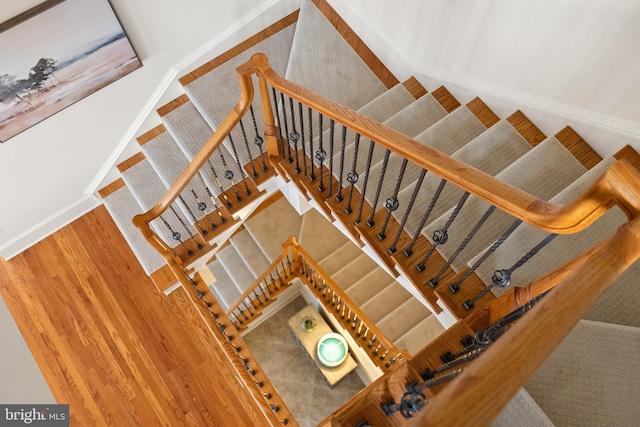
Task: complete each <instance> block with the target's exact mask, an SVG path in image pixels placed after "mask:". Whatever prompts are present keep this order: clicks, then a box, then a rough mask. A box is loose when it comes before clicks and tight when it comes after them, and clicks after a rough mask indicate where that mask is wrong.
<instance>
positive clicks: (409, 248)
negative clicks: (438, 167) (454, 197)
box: [402, 179, 447, 256]
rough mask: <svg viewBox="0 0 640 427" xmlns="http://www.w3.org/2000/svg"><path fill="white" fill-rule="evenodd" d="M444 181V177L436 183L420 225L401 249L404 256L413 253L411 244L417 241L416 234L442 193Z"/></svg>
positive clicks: (417, 234)
mask: <svg viewBox="0 0 640 427" xmlns="http://www.w3.org/2000/svg"><path fill="white" fill-rule="evenodd" d="M446 183H447V181H446V180H444V179H442V180H440V184H439V185H438V188H437V189H436V192H435V193H433V197H432V198H431V201H430V202H429V207H428V208H427V210H426V211H425V213H424V215H423V216H422V219H421V220H420V225H418V228H417V230H416V232H415V234H414V235H413V238H412V239H411V242H410V243H409V244H408V245H407V247H406V248H404V250H403V251H402V252H403V253H404V254H405V256H411V255H412V254H413V245H415V244H416V241H418V236H420V232H421V231H422V229H423V228H424V226H425V224H426V223H427V220H428V219H429V216H430V215H431V211H433V208H434V207H435V205H436V202H437V201H438V199H439V198H440V194H441V193H442V189H443V188H444V185H445V184H446Z"/></svg>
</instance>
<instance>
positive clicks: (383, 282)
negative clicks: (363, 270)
mask: <svg viewBox="0 0 640 427" xmlns="http://www.w3.org/2000/svg"><path fill="white" fill-rule="evenodd" d="M393 282H394V280H393V278H392V277H391V276H389V274H387V272H386V271H384V270H383V269H382V268H381V267H377V266H376V267H375V268H373V269H372V270H371V269H370V270H369V272H368V273H367V274H365V275H364V276H362V277H361V279H360V280H358V281H356V282H354V283H353V284H352V285H351V286H349V287H347V289H346V290H345V293H346V294H347V296H348V297H349V298H351V300H352V301H353V302H354V303H355V304H356V305H358V306H359V307H361V306H362V304H364V303H366V302H367V301H368V300H369V299H370V298H371V297H372V296H374V295H376V294H377V293H378V292H381V291H382V290H384V289H385V288H386V287H387V286H389V285H390V284H391V283H393Z"/></svg>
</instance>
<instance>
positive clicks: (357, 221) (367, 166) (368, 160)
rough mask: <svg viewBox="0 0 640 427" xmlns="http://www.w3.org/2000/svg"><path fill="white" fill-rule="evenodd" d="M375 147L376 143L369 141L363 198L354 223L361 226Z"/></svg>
mask: <svg viewBox="0 0 640 427" xmlns="http://www.w3.org/2000/svg"><path fill="white" fill-rule="evenodd" d="M374 146H375V143H374V142H373V140H371V141H369V152H368V153H367V164H366V166H365V171H364V182H363V183H362V197H360V206H359V207H358V215H357V216H356V219H355V221H354V223H355V224H360V221H362V210H363V209H364V200H365V195H366V194H367V184H368V183H369V172H370V171H371V159H373V149H374Z"/></svg>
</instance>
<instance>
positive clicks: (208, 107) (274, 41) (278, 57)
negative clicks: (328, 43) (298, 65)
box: [184, 24, 296, 158]
mask: <svg viewBox="0 0 640 427" xmlns="http://www.w3.org/2000/svg"><path fill="white" fill-rule="evenodd" d="M295 29H296V24H292V25H290V26H288V27H287V28H284V29H282V30H281V31H278V32H277V33H275V34H274V35H272V36H270V37H268V38H267V39H265V40H263V41H261V42H260V43H258V44H256V45H255V46H252V47H250V48H248V49H247V50H246V51H244V52H242V53H240V54H239V55H237V56H235V57H233V58H232V59H230V60H228V61H227V62H225V63H223V64H221V65H219V66H218V67H216V68H214V69H213V70H211V71H210V72H208V73H207V74H205V75H203V76H201V77H199V78H198V79H196V80H194V81H192V82H191V83H189V84H187V85H186V86H185V87H184V90H185V92H186V93H187V94H188V95H189V98H190V99H191V100H192V102H193V104H194V105H195V106H196V107H197V108H198V111H199V112H200V113H201V114H202V116H203V117H204V118H205V119H206V121H207V122H208V123H209V125H210V126H211V128H212V129H216V128H217V127H218V126H219V125H220V123H222V121H223V120H224V119H225V118H226V117H227V115H228V114H229V113H230V112H231V111H232V110H233V108H234V106H235V105H236V104H237V102H238V99H239V96H240V86H239V83H238V77H237V73H236V68H237V67H238V66H239V65H241V64H243V63H245V62H247V61H248V60H249V59H250V58H251V56H252V55H253V54H255V53H258V52H262V53H264V54H266V55H267V57H268V58H269V65H270V66H271V68H273V70H274V71H275V72H276V73H278V74H279V75H280V76H284V75H285V73H286V69H287V64H288V62H289V55H290V53H291V44H292V43H293V37H294V34H295ZM253 85H254V88H256V89H257V88H258V85H257V80H256V78H255V77H254V78H253ZM253 109H254V112H255V118H256V123H257V127H258V129H259V131H260V132H262V130H263V129H264V125H263V120H262V107H261V101H260V96H259V93H258V91H257V90H256V92H255V95H254V100H253ZM243 122H244V126H245V131H246V132H247V136H248V137H249V138H250V142H251V141H253V138H254V129H253V124H252V121H251V117H250V116H246V117H245V118H244V119H243ZM232 137H233V139H234V141H235V142H236V143H239V142H242V135H241V133H240V130H239V129H235V130H234V131H233V133H232ZM250 145H253V144H252V143H251V144H250ZM256 148H257V147H253V146H252V147H251V150H252V154H253V157H254V158H255V155H256V154H257V153H258V151H257V150H256Z"/></svg>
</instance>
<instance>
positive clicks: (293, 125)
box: [288, 97, 300, 173]
mask: <svg viewBox="0 0 640 427" xmlns="http://www.w3.org/2000/svg"><path fill="white" fill-rule="evenodd" d="M288 98H289V107H290V109H291V133H290V134H289V141H292V142H293V151H294V152H295V153H296V167H295V169H294V172H295V173H300V159H299V153H298V141H299V140H300V134H299V133H298V131H297V130H296V114H295V110H294V109H293V99H292V98H291V97H288Z"/></svg>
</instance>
